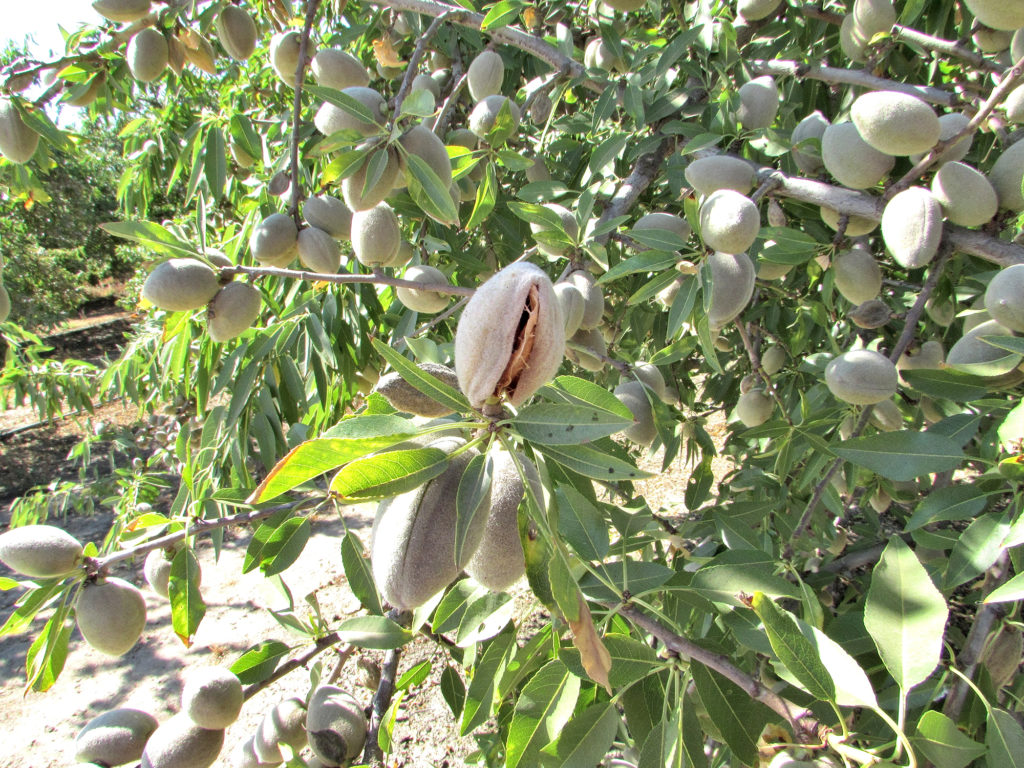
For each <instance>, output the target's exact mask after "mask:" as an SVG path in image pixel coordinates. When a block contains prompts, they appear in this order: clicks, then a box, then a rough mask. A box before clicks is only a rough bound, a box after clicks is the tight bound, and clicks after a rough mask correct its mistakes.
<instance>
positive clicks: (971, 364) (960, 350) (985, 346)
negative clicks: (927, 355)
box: [946, 320, 1020, 376]
mask: <svg viewBox="0 0 1024 768" xmlns="http://www.w3.org/2000/svg"><path fill="white" fill-rule="evenodd" d="M1012 335H1013V332H1012V331H1011V330H1010V329H1009V328H1007V327H1006V326H1004V325H1002V324H1001V323H1000V322H999V321H998V320H988V321H986V322H984V323H981V324H980V325H977V326H975V327H974V328H972V329H971V330H970V331H969V332H968V333H965V334H964V335H963V336H962V337H961V338H960V340H959V341H958V342H957V343H956V344H954V345H953V347H952V349H950V350H949V354H948V355H947V356H946V364H947V365H949V366H951V367H953V368H957V369H958V370H962V371H966V372H967V373H972V374H974V375H975V376H1002V375H1003V374H1005V373H1009V372H1010V371H1012V370H1013V369H1014V368H1016V367H1017V365H1018V364H1019V363H1020V355H1015V354H1013V353H1012V352H1008V351H1007V350H1005V349H1000V348H999V347H996V346H994V345H992V344H989V343H988V342H986V341H983V340H982V337H983V336H1012Z"/></svg>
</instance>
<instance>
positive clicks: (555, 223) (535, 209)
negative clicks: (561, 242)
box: [508, 201, 565, 234]
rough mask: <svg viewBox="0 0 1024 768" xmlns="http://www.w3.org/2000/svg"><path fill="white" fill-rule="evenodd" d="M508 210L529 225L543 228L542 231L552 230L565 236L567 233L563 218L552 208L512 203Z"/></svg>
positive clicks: (533, 204) (534, 204)
mask: <svg viewBox="0 0 1024 768" xmlns="http://www.w3.org/2000/svg"><path fill="white" fill-rule="evenodd" d="M508 208H509V210H510V211H512V213H514V214H515V215H516V216H518V217H519V218H520V219H522V220H523V221H525V222H526V223H527V224H536V225H538V226H539V227H542V231H543V230H547V229H551V230H554V231H556V232H562V233H563V234H564V232H565V227H564V225H563V224H562V218H561V217H560V216H559V215H558V214H557V213H555V212H554V211H552V210H551V209H550V208H546V207H544V206H543V205H538V204H536V203H519V202H516V201H512V202H510V203H509V204H508Z"/></svg>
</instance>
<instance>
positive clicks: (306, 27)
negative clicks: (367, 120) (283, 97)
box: [288, 0, 320, 227]
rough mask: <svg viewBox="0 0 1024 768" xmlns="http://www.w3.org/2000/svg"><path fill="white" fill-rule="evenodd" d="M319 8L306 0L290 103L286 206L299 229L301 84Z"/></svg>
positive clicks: (314, 3) (312, 0) (317, 2)
mask: <svg viewBox="0 0 1024 768" xmlns="http://www.w3.org/2000/svg"><path fill="white" fill-rule="evenodd" d="M319 8H320V0H306V19H305V21H304V22H303V24H302V36H301V38H300V39H299V63H298V65H296V67H295V82H293V83H292V85H293V86H294V88H295V99H294V100H293V102H292V138H291V153H292V157H291V166H292V201H291V205H289V206H288V214H289V215H290V216H291V217H292V218H293V219H295V226H297V227H301V226H302V220H301V219H300V218H299V201H300V199H301V198H302V192H301V188H302V185H301V184H300V183H299V129H300V127H301V125H302V123H301V120H300V118H301V117H302V82H303V80H305V78H306V63H307V62H306V52H307V51H308V50H309V35H310V32H311V31H312V29H313V21H314V20H315V19H316V12H317V11H318V10H319Z"/></svg>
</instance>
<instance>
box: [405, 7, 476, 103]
mask: <svg viewBox="0 0 1024 768" xmlns="http://www.w3.org/2000/svg"><path fill="white" fill-rule="evenodd" d="M461 12H462V10H461V9H458V8H453V9H452V10H450V11H446V12H445V13H442V14H441V15H440V16H438V17H437V18H435V19H434V20H433V21H432V22H430V26H429V27H427V29H426V30H425V31H424V32H423V34H422V35H420V39H419V40H418V41H416V49H415V50H414V51H413V52H412V56H411V57H410V58H409V65H408V66H407V67H406V70H405V77H403V78H402V85H401V86H400V87H399V89H398V95H397V96H395V107H394V114H395V118H394V119H395V120H398V117H399V115H400V114H401V112H402V102H404V101H405V97H406V96H407V95H408V94H409V89H410V87H411V86H412V81H413V79H414V78H415V77H416V70H417V69H419V66H420V59H422V58H423V52H424V51H425V50H426V48H427V44H428V43H429V42H430V41H431V40H432V39H433V38H434V35H436V34H437V30H438V29H440V28H441V25H442V24H444V23H445V22H446V21H447V20H448V19H450V18H452V16H453V15H455V14H458V13H461Z"/></svg>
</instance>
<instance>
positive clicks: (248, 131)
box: [228, 114, 263, 159]
mask: <svg viewBox="0 0 1024 768" xmlns="http://www.w3.org/2000/svg"><path fill="white" fill-rule="evenodd" d="M228 132H229V133H230V134H231V141H232V142H234V143H235V144H236V145H237V146H238V148H239V149H240V150H242V151H243V152H245V154H247V155H249V157H252V158H256V159H259V158H261V157H263V142H262V141H260V136H259V134H258V133H256V129H255V128H253V126H252V121H251V120H250V119H249V118H248V117H246V116H245V115H239V114H234V115H232V116H231V120H229V121H228Z"/></svg>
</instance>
